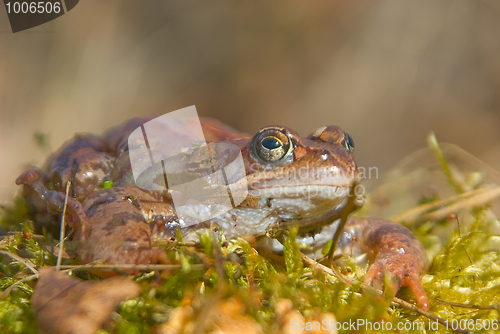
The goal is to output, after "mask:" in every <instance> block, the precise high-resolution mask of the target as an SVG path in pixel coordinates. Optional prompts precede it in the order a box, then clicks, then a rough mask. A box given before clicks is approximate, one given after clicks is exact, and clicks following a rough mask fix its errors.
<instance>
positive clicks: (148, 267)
mask: <svg viewBox="0 0 500 334" xmlns="http://www.w3.org/2000/svg"><path fill="white" fill-rule="evenodd" d="M191 268H192V269H193V270H201V269H205V268H208V266H207V265H205V264H192V265H191ZM60 269H71V270H85V271H88V270H115V269H133V270H139V271H153V270H175V269H182V265H180V264H92V265H89V264H84V265H79V266H75V265H61V266H60Z"/></svg>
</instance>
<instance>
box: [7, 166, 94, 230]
mask: <svg viewBox="0 0 500 334" xmlns="http://www.w3.org/2000/svg"><path fill="white" fill-rule="evenodd" d="M42 176H43V172H42V170H41V169H40V168H38V167H31V168H29V169H28V170H26V171H25V172H23V173H22V174H21V175H20V176H19V177H18V178H17V179H16V184H17V185H24V186H25V187H28V188H31V189H33V190H34V191H35V193H36V194H37V195H38V196H39V197H40V198H41V199H42V200H43V201H44V202H45V203H46V205H47V208H48V209H50V210H51V211H53V212H57V213H62V212H63V210H64V204H65V203H66V205H67V211H68V215H67V216H66V218H67V220H66V221H67V222H68V224H69V225H70V226H71V227H73V228H75V229H76V230H77V231H78V235H79V238H80V239H81V240H85V239H87V238H88V236H89V234H90V222H89V219H88V217H87V214H86V213H85V210H84V209H83V207H82V204H81V203H80V202H79V201H77V200H76V199H74V198H71V197H68V198H66V194H65V193H63V192H59V191H55V190H49V189H47V188H46V187H45V185H44V184H43V182H42Z"/></svg>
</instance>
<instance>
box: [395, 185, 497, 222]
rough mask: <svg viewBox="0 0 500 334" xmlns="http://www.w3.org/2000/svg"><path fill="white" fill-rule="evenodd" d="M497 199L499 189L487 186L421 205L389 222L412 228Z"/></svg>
mask: <svg viewBox="0 0 500 334" xmlns="http://www.w3.org/2000/svg"><path fill="white" fill-rule="evenodd" d="M497 197H500V187H490V186H489V187H485V188H480V189H476V190H471V191H469V192H466V193H463V194H459V195H455V196H452V197H449V198H446V199H443V200H440V201H436V202H431V203H426V204H422V205H420V206H417V207H415V208H413V209H411V210H408V211H405V212H403V213H401V214H399V215H397V216H393V217H391V218H390V220H392V221H395V222H399V223H401V224H403V225H405V226H406V227H412V226H415V225H416V224H417V223H419V222H423V221H430V220H441V219H445V218H447V217H449V216H450V215H451V214H453V213H456V212H458V211H460V210H463V209H473V208H476V207H480V206H484V205H485V204H487V203H489V202H491V201H493V200H494V199H496V198H497ZM453 202H455V203H453ZM452 203H453V204H452Z"/></svg>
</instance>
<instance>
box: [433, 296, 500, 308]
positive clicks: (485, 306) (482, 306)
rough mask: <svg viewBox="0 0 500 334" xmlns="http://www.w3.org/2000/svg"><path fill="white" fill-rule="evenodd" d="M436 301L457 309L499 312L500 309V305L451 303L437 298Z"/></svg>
mask: <svg viewBox="0 0 500 334" xmlns="http://www.w3.org/2000/svg"><path fill="white" fill-rule="evenodd" d="M434 300H435V301H437V302H440V303H441V304H446V305H450V306H456V307H463V308H477V309H479V310H498V309H500V305H475V304H462V303H455V302H449V301H446V300H442V299H440V298H436V299H434Z"/></svg>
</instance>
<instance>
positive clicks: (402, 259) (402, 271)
mask: <svg viewBox="0 0 500 334" xmlns="http://www.w3.org/2000/svg"><path fill="white" fill-rule="evenodd" d="M417 262H418V261H416V259H415V257H414V256H412V255H411V254H399V253H394V254H392V255H387V254H386V255H385V256H383V257H380V258H377V260H375V262H374V263H373V264H372V265H371V266H370V269H369V270H368V272H367V273H366V275H365V278H364V283H365V284H372V285H373V286H375V287H377V288H382V287H383V285H384V272H385V273H387V274H388V275H389V279H390V282H391V285H392V286H391V289H392V292H393V294H394V295H395V294H396V292H398V290H399V288H400V287H402V286H408V287H409V288H410V290H411V291H412V292H413V295H414V296H415V298H416V299H417V303H418V305H419V306H420V308H421V309H423V310H427V309H429V299H428V298H427V294H426V293H425V290H424V288H423V286H422V283H421V282H420V274H421V272H420V267H421V264H419V263H417Z"/></svg>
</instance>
